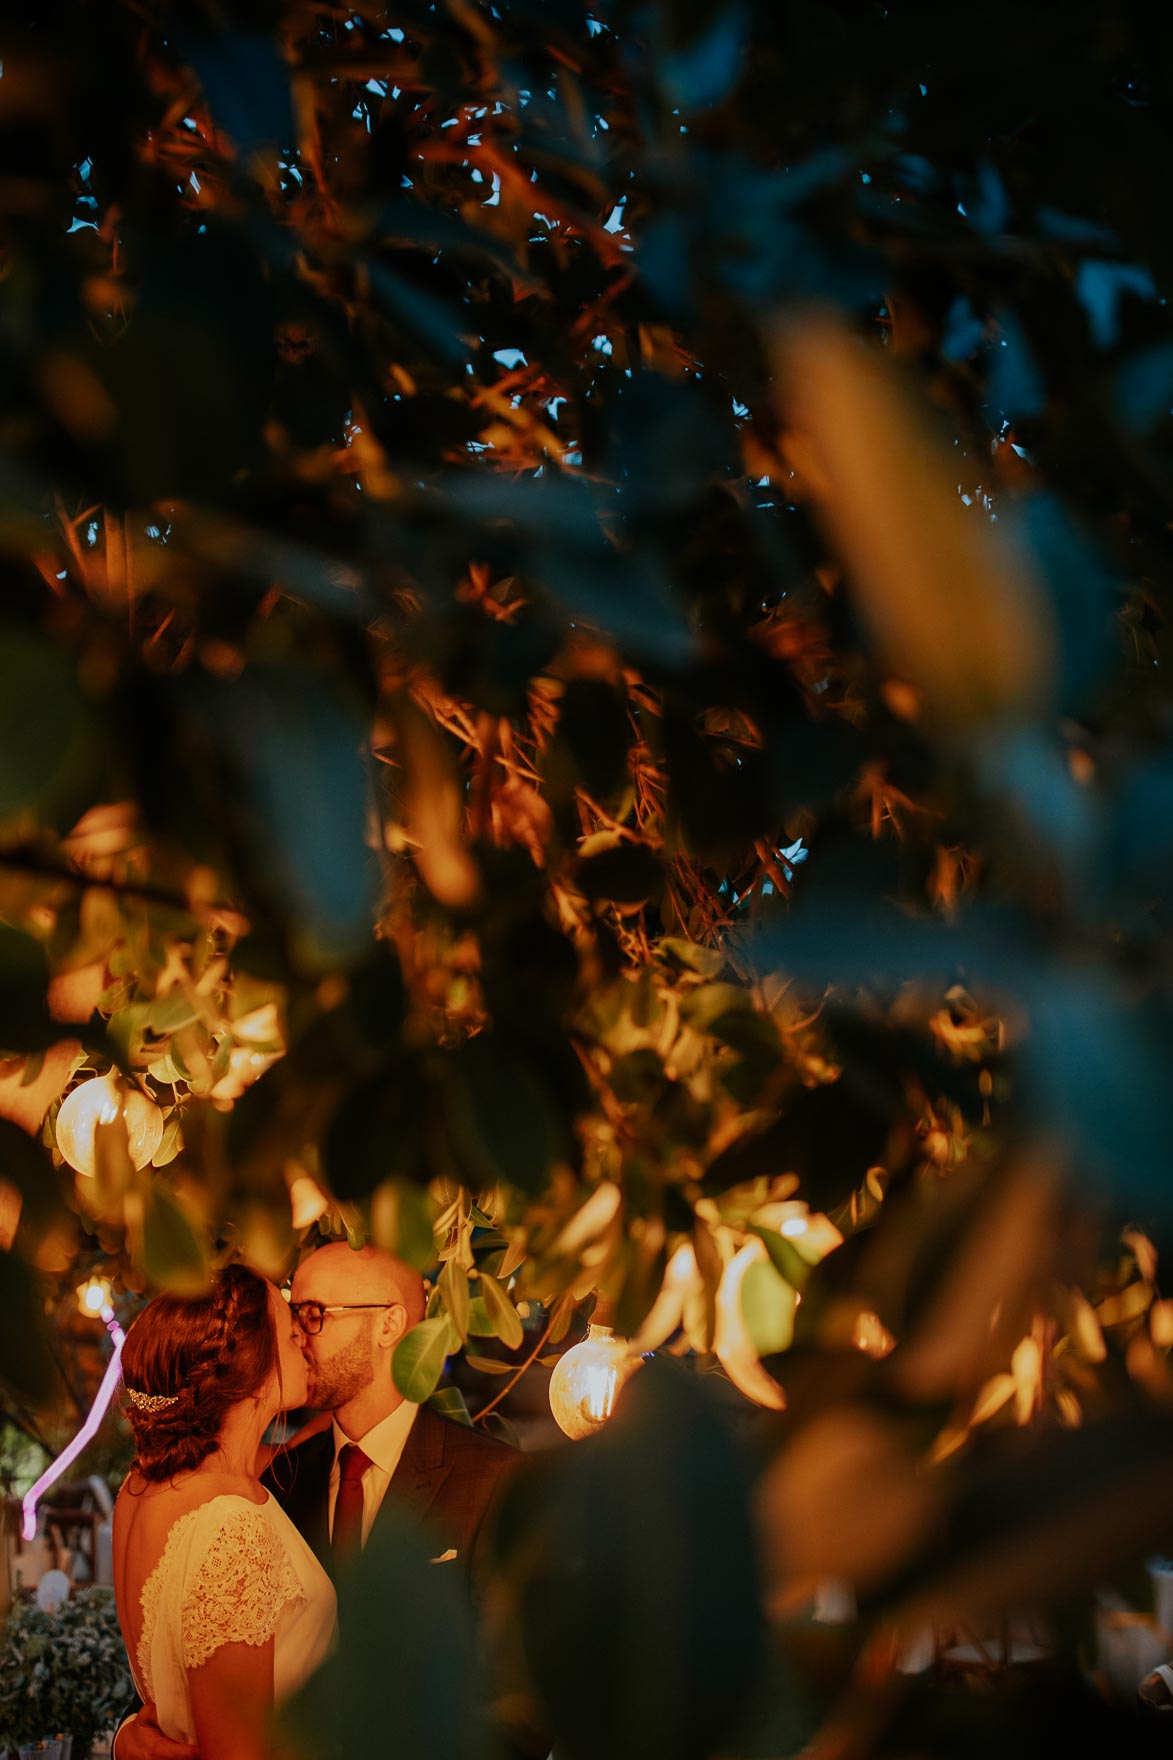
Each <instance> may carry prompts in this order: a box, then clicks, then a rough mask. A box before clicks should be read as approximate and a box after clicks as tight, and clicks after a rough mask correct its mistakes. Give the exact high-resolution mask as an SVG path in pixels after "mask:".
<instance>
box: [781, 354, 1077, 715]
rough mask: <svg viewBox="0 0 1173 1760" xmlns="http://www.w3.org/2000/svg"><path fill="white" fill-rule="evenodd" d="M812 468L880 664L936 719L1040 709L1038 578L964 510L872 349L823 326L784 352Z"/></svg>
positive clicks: (1044, 623)
mask: <svg viewBox="0 0 1173 1760" xmlns="http://www.w3.org/2000/svg"><path fill="white" fill-rule="evenodd" d="M780 367H781V369H782V371H783V372H784V373H785V378H786V383H787V384H788V385H789V387H790V395H791V400H792V404H793V415H794V418H795V419H796V421H797V423H798V424H799V427H800V428H801V431H802V432H803V434H804V435H805V436H807V437H808V439H809V442H810V443H811V445H812V446H813V448H814V455H815V459H816V463H815V465H814V467H813V469H812V471H811V472H810V473H808V489H809V491H810V493H811V494H812V495H813V497H814V499H815V502H816V504H817V506H818V508H819V512H820V514H821V515H822V517H823V519H824V521H825V523H826V525H827V528H828V531H829V532H830V534H831V537H832V538H833V540H834V541H835V543H836V546H837V548H838V549H839V550H840V552H841V554H842V556H843V559H844V561H845V562H846V563H847V565H848V567H849V568H850V570H851V574H852V579H853V583H854V585H855V588H856V590H857V592H858V595H859V605H860V610H861V612H862V613H863V615H864V616H865V617H866V619H867V621H868V625H869V628H870V630H871V634H872V638H873V640H874V641H875V643H876V645H877V648H878V649H879V651H880V654H881V656H882V657H883V659H884V660H885V662H886V663H887V664H888V665H889V666H890V667H891V668H892V669H893V671H894V672H895V673H896V675H897V676H898V677H899V678H901V679H904V680H907V681H908V682H909V683H911V684H915V685H917V686H918V687H919V688H920V689H921V690H923V691H924V693H925V696H926V698H927V699H928V701H929V703H930V705H931V707H932V709H933V711H934V713H935V714H936V715H937V716H938V717H939V718H940V720H941V721H942V723H944V724H951V725H962V726H964V725H966V724H968V723H973V722H975V721H980V720H984V719H985V718H987V717H989V716H991V715H1006V716H1016V715H1021V714H1029V713H1030V712H1032V711H1033V710H1035V709H1037V708H1041V707H1042V706H1043V705H1044V704H1045V702H1046V700H1047V697H1048V694H1049V691H1050V685H1051V672H1052V663H1051V632H1050V629H1049V624H1048V618H1047V613H1046V607H1045V605H1044V604H1043V602H1042V600H1041V598H1040V595H1039V593H1038V590H1037V588H1036V586H1035V583H1034V582H1033V580H1032V579H1031V578H1030V576H1029V575H1028V574H1027V573H1026V572H1025V571H1024V570H1023V569H1022V568H1021V567H1016V566H1015V564H1014V562H1013V560H1012V559H1011V558H1010V557H1009V556H1006V555H1003V554H1001V553H1000V546H999V544H998V542H997V540H996V538H995V535H994V533H993V531H992V530H991V528H990V527H989V525H988V524H986V523H985V522H983V521H981V520H980V519H979V518H977V517H974V516H971V515H970V514H969V513H968V512H967V510H966V509H965V508H964V507H963V506H962V504H961V501H960V498H959V496H958V494H957V490H956V484H955V482H954V478H953V473H952V471H951V469H950V466H949V465H948V464H947V462H946V456H945V454H944V452H943V450H939V449H938V448H937V446H936V444H935V443H934V442H933V440H932V438H931V437H930V434H929V432H928V430H927V428H926V427H925V426H924V423H923V419H922V417H921V416H920V415H919V413H918V412H916V411H915V410H914V408H913V406H912V405H911V404H910V403H908V402H907V401H906V399H905V396H904V393H903V392H902V390H901V389H900V388H899V386H898V384H897V382H896V381H895V380H894V379H892V378H891V377H890V376H889V374H888V372H887V371H886V370H885V368H884V364H883V362H882V361H881V360H880V359H879V358H878V357H877V356H876V355H875V354H874V353H869V352H865V351H864V350H863V349H862V348H860V347H859V346H858V345H857V344H856V343H855V342H854V341H853V340H851V339H850V338H849V337H848V336H847V334H846V333H845V332H843V331H840V330H838V329H836V328H834V327H833V326H831V325H828V324H824V323H819V324H815V323H806V324H804V325H802V326H801V327H799V328H798V329H796V330H795V331H793V333H792V334H791V335H790V336H789V338H788V339H787V340H786V342H785V345H784V347H783V348H782V351H781V355H780Z"/></svg>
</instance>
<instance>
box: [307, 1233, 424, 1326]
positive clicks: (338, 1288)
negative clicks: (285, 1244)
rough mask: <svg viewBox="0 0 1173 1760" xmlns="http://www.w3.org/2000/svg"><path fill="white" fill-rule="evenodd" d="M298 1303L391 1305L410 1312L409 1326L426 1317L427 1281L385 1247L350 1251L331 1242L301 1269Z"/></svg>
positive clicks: (343, 1243)
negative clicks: (383, 1303) (425, 1284)
mask: <svg viewBox="0 0 1173 1760" xmlns="http://www.w3.org/2000/svg"><path fill="white" fill-rule="evenodd" d="M293 1299H294V1301H297V1302H323V1303H325V1304H326V1306H330V1305H331V1304H332V1303H335V1302H390V1303H395V1302H398V1303H400V1304H401V1305H402V1306H403V1307H404V1308H406V1310H407V1324H408V1326H415V1325H416V1324H417V1323H418V1322H419V1321H420V1320H422V1319H423V1317H424V1280H423V1278H422V1277H421V1276H420V1274H419V1272H418V1271H413V1270H412V1268H411V1266H410V1265H405V1264H404V1262H403V1260H402V1259H397V1258H396V1257H395V1255H394V1254H393V1253H388V1252H385V1251H384V1249H383V1248H382V1247H369V1246H367V1247H358V1248H355V1247H350V1246H347V1244H346V1242H345V1241H331V1242H330V1243H329V1244H328V1245H327V1246H324V1247H319V1248H318V1250H317V1252H316V1253H311V1254H310V1256H309V1258H308V1259H306V1260H304V1261H303V1263H302V1264H301V1265H299V1266H298V1269H297V1275H296V1276H295V1277H294V1280H293Z"/></svg>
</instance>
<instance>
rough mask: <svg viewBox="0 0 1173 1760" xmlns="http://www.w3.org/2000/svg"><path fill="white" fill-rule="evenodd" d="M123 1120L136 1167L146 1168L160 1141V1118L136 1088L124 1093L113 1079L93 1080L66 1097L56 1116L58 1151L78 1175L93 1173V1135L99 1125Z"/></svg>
mask: <svg viewBox="0 0 1173 1760" xmlns="http://www.w3.org/2000/svg"><path fill="white" fill-rule="evenodd" d="M119 1113H121V1114H122V1116H123V1117H124V1118H125V1120H126V1137H127V1148H128V1150H129V1152H130V1159H131V1161H132V1162H133V1164H134V1165H135V1167H145V1166H146V1165H147V1163H148V1161H150V1160H151V1159H152V1158H153V1156H154V1154H155V1151H156V1150H157V1149H158V1147H159V1144H160V1142H161V1141H162V1137H163V1114H162V1113H161V1112H160V1111H159V1108H158V1107H157V1106H156V1105H155V1103H154V1101H152V1100H148V1099H147V1097H146V1095H145V1094H140V1092H139V1091H138V1089H137V1088H128V1089H126V1090H125V1091H124V1090H123V1089H122V1088H120V1087H119V1085H118V1081H117V1079H116V1078H115V1077H114V1076H113V1075H108V1076H95V1077H94V1078H93V1079H92V1081H88V1082H82V1084H81V1086H80V1087H77V1088H75V1089H74V1090H73V1092H72V1093H71V1094H67V1095H66V1096H65V1099H64V1100H63V1101H62V1103H61V1111H60V1112H59V1113H58V1114H57V1147H58V1148H59V1149H60V1151H61V1153H62V1154H63V1155H64V1157H65V1159H66V1161H68V1163H69V1165H70V1166H71V1167H72V1168H75V1169H76V1170H77V1172H78V1173H87V1174H92V1173H93V1172H94V1135H95V1132H96V1131H97V1128H98V1125H99V1124H113V1123H114V1120H115V1119H116V1118H117V1117H118V1115H119Z"/></svg>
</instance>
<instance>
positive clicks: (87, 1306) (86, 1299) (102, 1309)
mask: <svg viewBox="0 0 1173 1760" xmlns="http://www.w3.org/2000/svg"><path fill="white" fill-rule="evenodd" d="M110 1295H111V1290H110V1280H109V1279H108V1278H106V1277H91V1278H90V1280H89V1282H88V1283H80V1284H78V1287H77V1305H78V1307H79V1308H80V1309H81V1311H82V1313H83V1314H92V1315H93V1316H94V1317H95V1319H96V1318H97V1317H98V1315H99V1314H100V1315H101V1316H102V1317H103V1319H104V1318H105V1317H106V1315H107V1314H109V1313H111V1312H112V1311H113V1310H112V1309H111V1306H110Z"/></svg>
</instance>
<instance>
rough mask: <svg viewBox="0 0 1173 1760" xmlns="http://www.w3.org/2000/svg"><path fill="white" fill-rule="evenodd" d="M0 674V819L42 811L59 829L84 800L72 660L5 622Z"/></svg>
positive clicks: (81, 722) (81, 707) (82, 724)
mask: <svg viewBox="0 0 1173 1760" xmlns="http://www.w3.org/2000/svg"><path fill="white" fill-rule="evenodd" d="M0 677H3V679H4V690H3V693H0V822H5V821H10V822H12V823H13V824H14V825H19V824H21V823H22V822H23V821H24V820H25V819H26V818H27V819H29V820H33V821H35V820H38V819H43V818H46V817H48V818H50V819H51V820H53V821H54V822H56V823H57V826H58V829H60V830H65V828H66V827H67V826H68V825H69V823H70V819H71V817H72V814H73V813H75V812H77V811H80V809H81V807H82V806H83V805H84V804H85V803H84V800H83V798H82V794H81V791H82V790H83V789H84V787H85V785H86V782H87V779H88V774H89V770H90V763H91V760H90V751H89V750H87V747H89V748H90V749H91V750H92V729H91V728H89V727H88V725H87V723H88V715H89V711H88V710H87V707H86V704H85V702H84V699H83V698H82V696H81V693H80V692H79V690H78V688H77V681H76V679H75V677H74V662H73V659H72V657H71V655H70V653H69V651H68V649H67V648H65V647H64V646H62V645H58V644H57V643H54V642H50V641H46V640H45V638H44V637H43V636H41V635H38V634H37V633H35V632H34V631H32V630H27V629H22V628H18V627H15V626H11V625H10V626H7V627H5V628H3V629H2V630H0ZM62 815H64V816H62Z"/></svg>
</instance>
